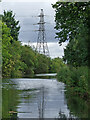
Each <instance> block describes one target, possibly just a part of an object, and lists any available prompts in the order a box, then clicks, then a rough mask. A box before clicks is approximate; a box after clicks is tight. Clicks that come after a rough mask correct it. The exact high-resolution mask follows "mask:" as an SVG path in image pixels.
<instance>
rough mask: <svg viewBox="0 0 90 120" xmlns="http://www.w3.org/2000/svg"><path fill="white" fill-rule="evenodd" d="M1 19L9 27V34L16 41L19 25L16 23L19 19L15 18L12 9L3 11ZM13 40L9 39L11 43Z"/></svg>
mask: <svg viewBox="0 0 90 120" xmlns="http://www.w3.org/2000/svg"><path fill="white" fill-rule="evenodd" d="M2 21H3V22H5V24H6V25H7V27H9V28H10V34H11V36H12V38H13V40H14V41H17V40H18V35H19V30H20V26H19V25H18V24H19V21H16V20H15V15H13V12H12V11H7V12H6V11H4V15H3V16H2ZM13 40H11V41H10V42H11V43H12V42H13Z"/></svg>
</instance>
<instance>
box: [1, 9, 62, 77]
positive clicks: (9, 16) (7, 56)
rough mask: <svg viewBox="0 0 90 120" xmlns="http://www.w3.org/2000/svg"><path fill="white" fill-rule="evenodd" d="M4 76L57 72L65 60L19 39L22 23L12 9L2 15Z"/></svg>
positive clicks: (29, 75)
mask: <svg viewBox="0 0 90 120" xmlns="http://www.w3.org/2000/svg"><path fill="white" fill-rule="evenodd" d="M1 24H2V77H3V78H19V77H32V76H33V75H34V74H37V73H39V74H40V73H52V72H53V73H54V72H57V70H58V69H59V67H60V65H63V61H62V59H60V58H55V59H51V58H50V57H47V56H45V55H43V54H39V53H38V52H37V51H35V50H33V48H32V47H30V46H29V45H22V44H21V42H20V41H19V39H18V35H19V30H20V25H19V21H17V20H15V15H13V12H12V11H7V12H6V11H4V15H3V16H2V23H1Z"/></svg>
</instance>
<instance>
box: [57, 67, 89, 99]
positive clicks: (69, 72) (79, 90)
mask: <svg viewBox="0 0 90 120" xmlns="http://www.w3.org/2000/svg"><path fill="white" fill-rule="evenodd" d="M57 78H58V80H59V81H62V82H64V83H65V84H66V85H67V88H68V89H71V91H74V93H75V94H78V95H80V96H81V97H84V98H85V97H86V98H87V97H89V95H90V92H89V89H88V82H89V81H88V80H89V79H88V67H87V66H84V67H77V68H74V67H68V66H64V67H62V68H61V69H60V70H59V72H58V75H57Z"/></svg>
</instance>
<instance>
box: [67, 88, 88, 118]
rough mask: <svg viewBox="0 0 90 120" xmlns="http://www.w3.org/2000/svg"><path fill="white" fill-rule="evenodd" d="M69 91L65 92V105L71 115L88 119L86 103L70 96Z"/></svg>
mask: <svg viewBox="0 0 90 120" xmlns="http://www.w3.org/2000/svg"><path fill="white" fill-rule="evenodd" d="M70 93H71V90H68V91H66V94H65V95H66V98H67V105H68V108H69V110H70V113H71V115H74V116H76V117H77V116H78V118H80V119H81V118H83V119H84V118H85V119H86V118H88V108H89V105H88V102H87V101H86V100H84V99H82V98H80V97H79V96H77V95H75V94H74V95H73V94H70Z"/></svg>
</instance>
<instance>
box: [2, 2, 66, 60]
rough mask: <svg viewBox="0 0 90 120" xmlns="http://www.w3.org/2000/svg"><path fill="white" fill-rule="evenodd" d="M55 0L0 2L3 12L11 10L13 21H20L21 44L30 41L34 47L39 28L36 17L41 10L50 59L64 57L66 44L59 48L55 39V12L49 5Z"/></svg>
mask: <svg viewBox="0 0 90 120" xmlns="http://www.w3.org/2000/svg"><path fill="white" fill-rule="evenodd" d="M56 1H57V0H2V2H1V3H0V7H2V11H1V12H2V13H3V10H12V11H13V13H14V14H15V19H16V20H19V21H20V26H21V29H20V34H19V40H20V41H22V43H23V44H28V41H30V45H31V46H33V45H34V46H36V42H37V37H38V31H36V30H38V29H39V26H38V25H35V24H37V23H38V22H39V17H37V16H38V15H39V14H40V12H41V9H43V10H44V14H45V18H44V19H45V22H46V24H45V33H46V41H47V44H48V48H49V52H50V57H51V58H55V57H60V58H61V57H62V56H63V55H64V51H63V48H65V46H66V44H67V43H64V44H63V45H62V46H59V44H58V40H57V39H55V33H56V30H55V29H54V27H55V18H54V16H55V10H54V9H53V8H52V6H51V4H54V3H55V2H56Z"/></svg>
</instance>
